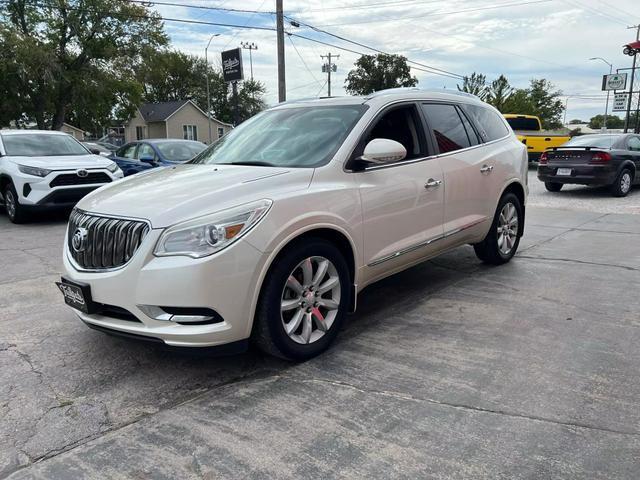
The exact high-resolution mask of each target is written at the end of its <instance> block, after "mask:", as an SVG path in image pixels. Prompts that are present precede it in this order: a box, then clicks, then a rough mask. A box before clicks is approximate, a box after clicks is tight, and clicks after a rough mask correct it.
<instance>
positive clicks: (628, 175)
mask: <svg viewBox="0 0 640 480" xmlns="http://www.w3.org/2000/svg"><path fill="white" fill-rule="evenodd" d="M631 185H633V172H632V171H631V170H630V169H629V168H623V169H622V171H621V172H620V174H619V175H618V177H617V178H616V181H615V182H613V185H611V195H613V196H614V197H626V196H627V195H628V194H629V192H630V191H631Z"/></svg>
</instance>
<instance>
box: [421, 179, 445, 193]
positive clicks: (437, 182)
mask: <svg viewBox="0 0 640 480" xmlns="http://www.w3.org/2000/svg"><path fill="white" fill-rule="evenodd" d="M440 185H442V180H434V179H433V178H430V179H429V180H427V183H425V185H424V188H426V189H427V190H429V189H430V188H437V187H439V186H440Z"/></svg>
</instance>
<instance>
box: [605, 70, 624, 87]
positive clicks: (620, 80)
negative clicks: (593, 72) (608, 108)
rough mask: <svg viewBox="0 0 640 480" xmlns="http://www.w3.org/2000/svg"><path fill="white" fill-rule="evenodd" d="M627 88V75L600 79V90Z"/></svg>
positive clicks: (621, 74)
mask: <svg viewBox="0 0 640 480" xmlns="http://www.w3.org/2000/svg"><path fill="white" fill-rule="evenodd" d="M625 88H627V74H626V73H614V74H611V75H604V76H603V77H602V90H624V89H625Z"/></svg>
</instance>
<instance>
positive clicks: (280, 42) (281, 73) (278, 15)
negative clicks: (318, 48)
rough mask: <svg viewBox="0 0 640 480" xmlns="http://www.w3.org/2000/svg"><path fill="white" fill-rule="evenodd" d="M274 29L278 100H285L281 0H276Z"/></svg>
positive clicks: (285, 86)
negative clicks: (276, 46) (276, 47)
mask: <svg viewBox="0 0 640 480" xmlns="http://www.w3.org/2000/svg"><path fill="white" fill-rule="evenodd" d="M276 31H277V37H278V101H279V102H285V101H286V100H287V84H286V79H285V70H284V13H283V8H282V0H276Z"/></svg>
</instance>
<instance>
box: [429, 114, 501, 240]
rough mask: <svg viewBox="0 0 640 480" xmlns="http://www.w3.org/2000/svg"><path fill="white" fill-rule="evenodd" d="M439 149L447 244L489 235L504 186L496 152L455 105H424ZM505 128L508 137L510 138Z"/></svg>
mask: <svg viewBox="0 0 640 480" xmlns="http://www.w3.org/2000/svg"><path fill="white" fill-rule="evenodd" d="M422 109H423V112H424V114H425V116H426V118H427V124H428V126H429V129H430V131H431V133H432V136H433V139H434V143H435V144H436V148H437V149H438V156H439V158H440V161H441V165H442V170H443V173H444V182H445V185H446V188H445V193H444V235H445V237H446V240H445V242H444V243H446V244H455V243H462V242H464V241H466V240H467V239H469V238H475V237H477V236H478V235H479V234H481V233H483V232H485V231H486V227H487V222H490V221H491V220H492V218H493V211H494V209H495V204H496V202H497V199H498V196H499V193H498V192H499V190H500V188H501V185H500V184H499V181H497V178H498V176H499V175H496V173H495V169H497V168H499V166H498V165H497V163H496V161H495V156H494V154H495V152H494V151H493V149H492V148H491V147H489V148H486V145H483V143H484V142H483V138H482V136H481V135H480V134H479V133H478V132H477V131H476V130H475V129H474V127H473V126H472V124H471V122H470V120H469V117H468V116H467V114H466V113H465V111H463V110H462V108H460V107H459V106H458V105H456V104H454V103H436V102H424V103H422ZM506 128H507V127H506V126H505V135H506V134H507V130H506Z"/></svg>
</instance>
